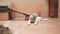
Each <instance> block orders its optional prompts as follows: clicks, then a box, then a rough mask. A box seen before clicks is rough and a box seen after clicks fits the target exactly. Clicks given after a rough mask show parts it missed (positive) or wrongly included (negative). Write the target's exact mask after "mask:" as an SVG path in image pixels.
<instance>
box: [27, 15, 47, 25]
mask: <svg viewBox="0 0 60 34" xmlns="http://www.w3.org/2000/svg"><path fill="white" fill-rule="evenodd" d="M34 15H35V16H36V19H35V22H34V24H37V23H38V22H40V21H45V20H48V19H43V18H41V17H39V16H37V14H32V15H30V17H29V21H28V24H31V21H32V20H31V18H33V16H34Z"/></svg>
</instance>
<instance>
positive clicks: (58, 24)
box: [0, 18, 60, 34]
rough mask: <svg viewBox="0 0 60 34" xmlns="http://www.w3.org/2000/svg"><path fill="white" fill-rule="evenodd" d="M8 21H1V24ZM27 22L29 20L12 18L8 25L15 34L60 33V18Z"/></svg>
mask: <svg viewBox="0 0 60 34" xmlns="http://www.w3.org/2000/svg"><path fill="white" fill-rule="evenodd" d="M6 22H7V21H0V24H4V23H6ZM27 23H28V21H22V20H11V22H10V25H9V26H8V27H9V28H10V29H11V31H12V32H13V34H60V19H56V18H55V19H52V18H49V20H48V21H41V22H39V23H38V24H37V25H34V24H30V25H28V24H27ZM6 25H7V24H6Z"/></svg>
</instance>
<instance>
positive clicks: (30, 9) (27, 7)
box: [11, 0, 49, 17]
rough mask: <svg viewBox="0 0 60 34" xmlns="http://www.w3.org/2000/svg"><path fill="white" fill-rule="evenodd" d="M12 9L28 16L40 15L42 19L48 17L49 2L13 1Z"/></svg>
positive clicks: (40, 0)
mask: <svg viewBox="0 0 60 34" xmlns="http://www.w3.org/2000/svg"><path fill="white" fill-rule="evenodd" d="M11 8H14V9H16V10H18V11H20V12H24V13H27V14H31V13H40V14H41V16H42V17H47V16H48V12H49V8H48V1H47V0H12V2H11ZM16 15H17V14H16Z"/></svg>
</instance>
